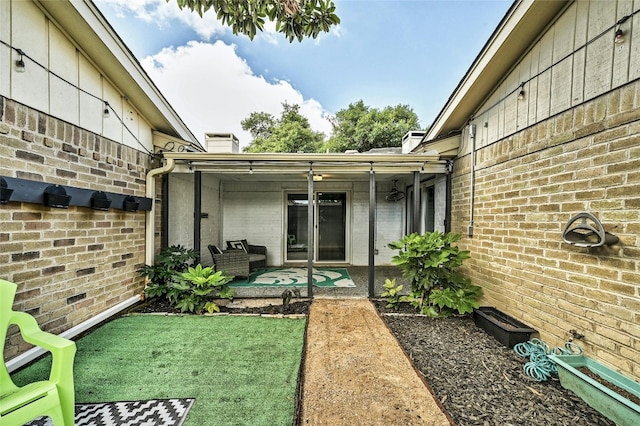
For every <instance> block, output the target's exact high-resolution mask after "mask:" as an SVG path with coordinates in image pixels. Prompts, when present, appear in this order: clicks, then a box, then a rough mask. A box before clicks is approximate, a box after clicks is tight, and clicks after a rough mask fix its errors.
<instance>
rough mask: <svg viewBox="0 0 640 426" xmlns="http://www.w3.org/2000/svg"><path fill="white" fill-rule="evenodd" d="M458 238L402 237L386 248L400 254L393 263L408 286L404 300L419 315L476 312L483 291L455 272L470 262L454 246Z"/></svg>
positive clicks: (466, 253)
mask: <svg viewBox="0 0 640 426" xmlns="http://www.w3.org/2000/svg"><path fill="white" fill-rule="evenodd" d="M458 240H460V235H459V234H451V233H449V234H444V233H442V232H439V231H435V232H428V233H425V234H422V235H420V234H417V233H413V234H411V235H405V236H404V237H402V239H401V240H399V241H396V242H393V243H391V244H389V247H390V248H392V249H395V250H399V253H398V254H397V255H396V256H393V258H392V261H391V262H392V263H393V264H394V265H396V266H398V267H399V268H400V270H401V271H402V275H403V276H404V277H405V278H407V279H408V280H409V281H410V282H411V292H410V293H409V296H407V300H408V301H410V302H411V304H412V305H413V306H414V307H415V308H416V310H417V311H419V312H420V313H422V314H425V315H428V316H432V317H442V316H449V315H451V314H453V313H455V312H457V313H458V314H461V315H462V314H466V313H471V312H473V309H474V308H478V307H479V305H478V299H479V298H480V297H481V296H482V289H481V288H480V287H479V286H476V285H472V284H471V280H470V279H468V278H465V277H464V276H463V275H462V274H461V273H460V272H459V271H458V270H457V268H458V267H459V266H461V265H462V263H463V262H464V260H465V259H468V258H469V251H467V250H460V249H459V247H457V246H455V245H454V243H455V242H457V241H458Z"/></svg>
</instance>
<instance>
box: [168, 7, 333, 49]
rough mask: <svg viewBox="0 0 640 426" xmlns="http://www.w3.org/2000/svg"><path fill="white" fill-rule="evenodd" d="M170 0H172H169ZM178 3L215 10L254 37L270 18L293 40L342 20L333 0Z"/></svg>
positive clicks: (236, 28)
mask: <svg viewBox="0 0 640 426" xmlns="http://www.w3.org/2000/svg"><path fill="white" fill-rule="evenodd" d="M167 1H169V0H167ZM176 1H177V3H178V6H179V7H180V8H181V9H183V8H185V7H186V8H188V9H191V10H193V11H196V12H198V13H199V14H200V16H202V14H203V13H204V12H206V11H207V10H209V9H211V10H213V11H214V12H215V13H216V14H217V16H218V19H219V20H220V21H222V23H223V24H224V25H229V26H230V27H231V30H232V31H233V33H234V34H245V35H247V36H248V37H249V38H251V39H252V40H253V37H255V35H256V32H257V31H263V30H264V24H265V22H266V21H267V20H269V21H272V22H275V24H276V31H278V32H280V33H282V34H284V35H285V36H286V37H287V39H288V40H289V42H292V41H293V40H294V39H298V41H302V40H303V39H304V38H305V37H313V38H316V37H318V35H319V34H320V33H321V32H328V31H329V29H330V28H331V27H332V26H333V25H337V24H339V23H340V18H339V17H338V15H336V13H335V11H336V6H335V4H334V3H333V1H332V0H176Z"/></svg>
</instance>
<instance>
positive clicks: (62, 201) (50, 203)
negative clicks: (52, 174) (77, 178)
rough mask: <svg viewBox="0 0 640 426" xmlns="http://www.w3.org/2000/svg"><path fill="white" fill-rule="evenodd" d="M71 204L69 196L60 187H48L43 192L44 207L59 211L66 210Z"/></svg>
mask: <svg viewBox="0 0 640 426" xmlns="http://www.w3.org/2000/svg"><path fill="white" fill-rule="evenodd" d="M70 202H71V195H67V191H66V190H65V189H64V187H63V186H60V185H49V186H47V188H46V189H45V190H44V205H45V206H47V207H56V208H59V209H68V208H69V203H70Z"/></svg>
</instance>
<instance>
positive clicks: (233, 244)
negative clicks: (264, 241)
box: [227, 240, 249, 253]
mask: <svg viewBox="0 0 640 426" xmlns="http://www.w3.org/2000/svg"><path fill="white" fill-rule="evenodd" d="M227 249H230V250H243V251H244V252H245V253H247V252H248V251H249V250H248V247H247V240H234V241H227Z"/></svg>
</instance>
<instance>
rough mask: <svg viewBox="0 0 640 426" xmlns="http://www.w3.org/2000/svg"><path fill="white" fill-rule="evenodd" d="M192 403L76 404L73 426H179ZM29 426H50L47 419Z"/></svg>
mask: <svg viewBox="0 0 640 426" xmlns="http://www.w3.org/2000/svg"><path fill="white" fill-rule="evenodd" d="M194 401H195V399H192V398H187V399H151V400H147V401H126V402H104V403H98V404H76V416H75V425H76V426H181V425H182V423H183V422H184V419H185V418H186V417H187V413H188V412H189V409H190V408H191V406H192V405H193V402H194ZM27 425H28V426H52V422H51V419H50V418H49V417H39V418H37V419H36V420H33V421H31V422H29V423H27Z"/></svg>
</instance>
